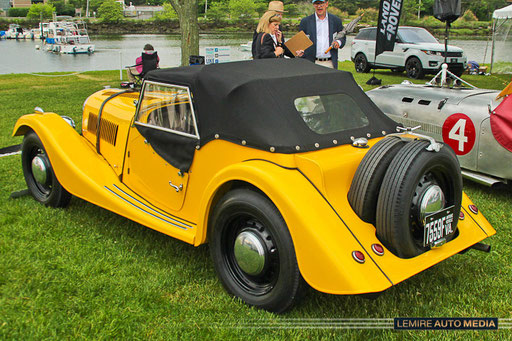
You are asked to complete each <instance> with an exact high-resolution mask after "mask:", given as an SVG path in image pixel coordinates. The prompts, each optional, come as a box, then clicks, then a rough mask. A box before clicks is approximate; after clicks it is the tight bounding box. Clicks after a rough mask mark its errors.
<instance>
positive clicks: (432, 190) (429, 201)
mask: <svg viewBox="0 0 512 341" xmlns="http://www.w3.org/2000/svg"><path fill="white" fill-rule="evenodd" d="M445 204H446V200H445V197H444V193H443V190H442V189H441V187H439V186H438V185H430V186H429V187H428V188H427V189H426V190H425V191H424V192H423V195H422V196H421V199H420V201H419V210H420V221H422V222H424V221H425V218H426V217H427V216H428V215H429V214H432V213H435V212H437V211H440V210H442V209H443V208H444V207H445Z"/></svg>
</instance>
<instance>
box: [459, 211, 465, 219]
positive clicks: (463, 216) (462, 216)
mask: <svg viewBox="0 0 512 341" xmlns="http://www.w3.org/2000/svg"><path fill="white" fill-rule="evenodd" d="M464 218H466V216H465V215H464V212H462V211H460V213H459V220H464Z"/></svg>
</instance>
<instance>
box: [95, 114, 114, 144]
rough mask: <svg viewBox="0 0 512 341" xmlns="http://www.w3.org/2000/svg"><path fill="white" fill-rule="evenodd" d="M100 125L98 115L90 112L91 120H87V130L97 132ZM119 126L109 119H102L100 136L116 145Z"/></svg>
mask: <svg viewBox="0 0 512 341" xmlns="http://www.w3.org/2000/svg"><path fill="white" fill-rule="evenodd" d="M97 127H98V116H97V115H94V114H91V113H90V114H89V120H88V122H87V130H88V131H89V132H91V133H92V134H97V130H96V128H97ZM118 128H119V126H118V125H117V124H115V123H112V122H110V121H108V120H105V119H103V118H102V119H101V128H100V131H101V132H100V138H101V139H102V140H104V141H105V142H107V143H110V144H111V145H113V146H115V145H116V140H117V130H118Z"/></svg>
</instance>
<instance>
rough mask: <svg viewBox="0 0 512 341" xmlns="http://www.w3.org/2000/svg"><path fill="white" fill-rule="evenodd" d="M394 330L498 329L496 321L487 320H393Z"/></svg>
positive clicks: (442, 318)
mask: <svg viewBox="0 0 512 341" xmlns="http://www.w3.org/2000/svg"><path fill="white" fill-rule="evenodd" d="M394 325H395V329H498V319H497V318H494V317H490V318H489V317H487V318H477V317H469V318H446V317H441V318H395V319H394Z"/></svg>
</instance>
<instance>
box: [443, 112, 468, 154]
mask: <svg viewBox="0 0 512 341" xmlns="http://www.w3.org/2000/svg"><path fill="white" fill-rule="evenodd" d="M475 136H476V133H475V125H474V124H473V122H472V121H471V119H470V118H469V117H468V116H466V115H464V114H461V113H458V114H453V115H451V116H450V117H448V118H447V119H446V121H444V124H443V141H444V143H446V144H447V145H449V146H450V147H452V149H453V150H454V151H455V154H457V155H465V154H467V153H469V152H470V151H471V149H473V146H474V145H475Z"/></svg>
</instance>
